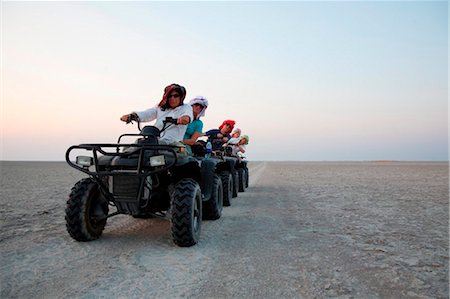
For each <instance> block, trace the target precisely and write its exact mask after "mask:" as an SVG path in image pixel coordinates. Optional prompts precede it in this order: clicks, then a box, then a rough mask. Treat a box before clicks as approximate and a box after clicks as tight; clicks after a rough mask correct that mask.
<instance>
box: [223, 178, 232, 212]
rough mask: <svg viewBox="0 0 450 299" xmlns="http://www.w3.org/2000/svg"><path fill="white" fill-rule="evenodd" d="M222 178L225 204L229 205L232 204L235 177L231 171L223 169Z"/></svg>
mask: <svg viewBox="0 0 450 299" xmlns="http://www.w3.org/2000/svg"><path fill="white" fill-rule="evenodd" d="M220 179H221V180H222V187H223V205H224V206H225V207H229V206H231V198H232V195H233V178H232V176H231V173H230V172H229V171H223V172H221V173H220Z"/></svg>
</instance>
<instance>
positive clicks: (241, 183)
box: [238, 168, 246, 192]
mask: <svg viewBox="0 0 450 299" xmlns="http://www.w3.org/2000/svg"><path fill="white" fill-rule="evenodd" d="M245 178H246V177H245V170H244V169H243V168H239V169H238V187H239V189H238V191H239V192H245Z"/></svg>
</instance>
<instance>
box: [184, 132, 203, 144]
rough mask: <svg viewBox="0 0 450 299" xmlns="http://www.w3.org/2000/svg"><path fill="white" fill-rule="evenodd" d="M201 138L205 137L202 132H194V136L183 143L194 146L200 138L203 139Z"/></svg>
mask: <svg viewBox="0 0 450 299" xmlns="http://www.w3.org/2000/svg"><path fill="white" fill-rule="evenodd" d="M201 136H203V134H202V133H200V132H194V134H192V136H191V138H190V139H184V140H183V143H184V144H187V145H193V144H194V143H195V142H197V139H198V138H199V137H201Z"/></svg>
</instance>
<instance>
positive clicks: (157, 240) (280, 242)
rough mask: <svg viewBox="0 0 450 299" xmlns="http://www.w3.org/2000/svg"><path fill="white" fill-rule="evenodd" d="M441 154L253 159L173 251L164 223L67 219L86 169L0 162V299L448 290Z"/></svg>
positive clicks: (395, 294) (442, 293)
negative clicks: (95, 226) (72, 228)
mask: <svg viewBox="0 0 450 299" xmlns="http://www.w3.org/2000/svg"><path fill="white" fill-rule="evenodd" d="M448 164H449V163H448V161H386V160H376V161H250V162H249V170H250V184H249V188H248V189H246V191H245V192H242V193H239V196H238V197H237V198H234V199H233V201H232V205H231V206H230V207H224V210H223V214H222V217H221V218H220V219H218V220H215V221H203V224H202V233H201V238H200V242H199V243H198V244H197V245H195V246H193V247H189V248H181V247H178V246H176V245H175V244H174V243H173V241H172V239H171V235H170V221H169V220H167V219H135V218H132V217H130V216H127V215H118V216H114V217H112V218H109V219H108V223H107V225H106V228H105V231H104V233H103V235H102V237H101V238H100V239H98V240H96V241H92V242H76V241H74V240H73V239H71V238H70V236H69V234H68V233H67V231H66V228H65V220H64V209H65V205H66V200H67V198H68V194H69V192H70V189H71V187H72V186H73V185H74V184H75V183H76V182H77V181H78V180H80V179H81V178H83V177H85V175H84V174H82V173H80V172H77V171H76V170H74V169H72V168H70V167H69V166H68V165H67V164H66V163H65V162H62V161H54V162H47V161H20V162H18V161H0V171H1V179H0V182H1V184H0V204H1V209H0V213H1V228H2V229H1V230H0V249H1V266H0V267H1V272H0V284H1V297H2V298H30V297H33V298H69V297H70V298H92V297H95V298H103V297H104V298H180V297H183V298H280V297H281V298H330V297H333V298H448V296H449V273H448V270H449V167H448V166H449V165H448Z"/></svg>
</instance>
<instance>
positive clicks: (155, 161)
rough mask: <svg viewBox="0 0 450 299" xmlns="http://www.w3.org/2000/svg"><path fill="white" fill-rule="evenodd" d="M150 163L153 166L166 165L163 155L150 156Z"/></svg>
mask: <svg viewBox="0 0 450 299" xmlns="http://www.w3.org/2000/svg"><path fill="white" fill-rule="evenodd" d="M150 165H151V166H153V167H156V166H163V165H166V159H165V158H164V156H163V155H161V156H153V157H150Z"/></svg>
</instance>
